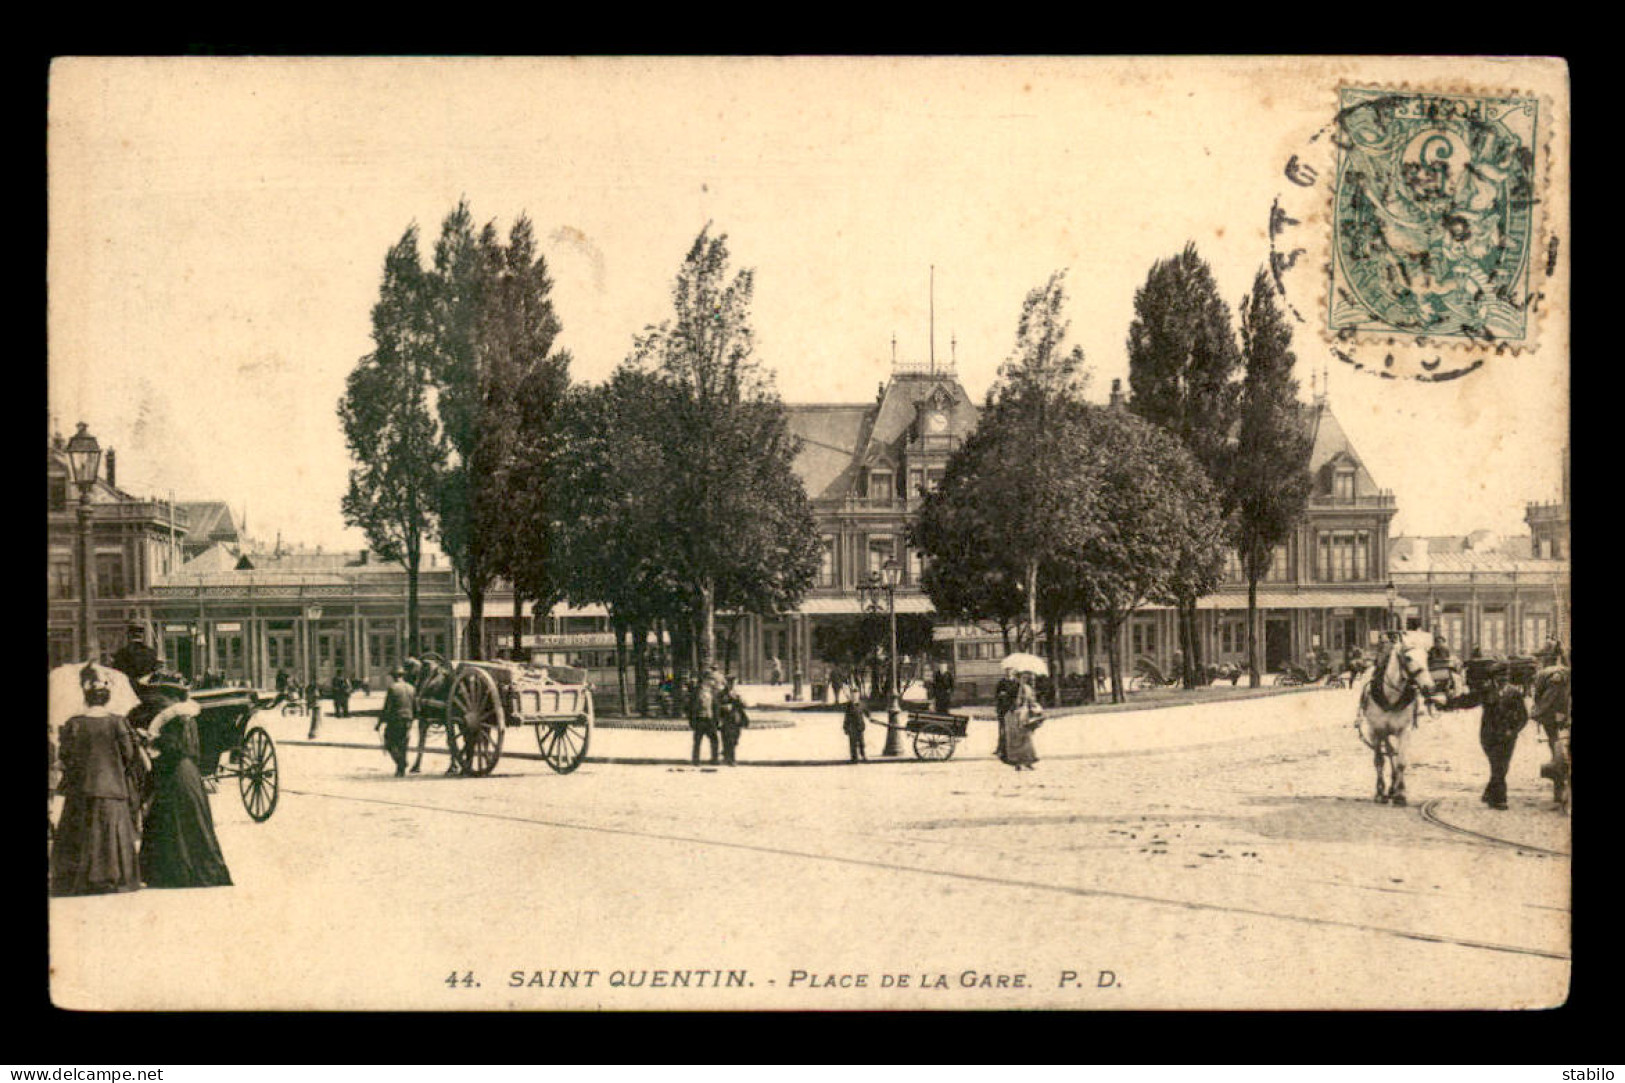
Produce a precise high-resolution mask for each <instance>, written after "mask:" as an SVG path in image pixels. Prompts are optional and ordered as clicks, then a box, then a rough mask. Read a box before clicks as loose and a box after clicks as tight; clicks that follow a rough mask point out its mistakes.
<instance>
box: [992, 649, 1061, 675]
mask: <svg viewBox="0 0 1625 1083" xmlns="http://www.w3.org/2000/svg"><path fill="white" fill-rule="evenodd" d="M999 666H1000V668H1001V669H1011V670H1014V671H1015V672H1017V673H1034V674H1037V675H1038V676H1040V677H1048V676H1049V663H1048V662H1046V661H1044V660H1043V659H1042V658H1040V657H1038V655H1036V654H1027V653H1025V652H1018V653H1016V654H1012V655H1010V656H1009V657H1007V658H1005V660H1004V661H1003V662H1000V663H999Z"/></svg>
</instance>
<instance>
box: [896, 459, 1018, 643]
mask: <svg viewBox="0 0 1625 1083" xmlns="http://www.w3.org/2000/svg"><path fill="white" fill-rule="evenodd" d="M988 441H989V438H988V436H987V435H986V434H985V433H983V434H978V433H972V434H971V436H970V437H969V438H968V439H967V441H966V443H965V444H964V445H962V447H961V448H960V450H959V451H958V452H957V453H956V454H955V455H954V456H953V457H952V458H950V459H949V460H948V465H947V469H946V470H945V471H944V473H943V478H942V482H941V484H939V485H938V486H937V487H936V488H935V489H933V490H931V491H930V492H929V493H928V494H926V497H925V499H924V501H923V502H922V503H921V505H920V511H919V514H918V515H917V516H916V517H915V519H914V522H913V523H912V524H911V525H910V527H909V537H908V544H909V546H910V547H911V548H913V549H915V550H917V551H919V552H920V553H923V554H924V555H925V558H926V559H925V561H924V568H923V570H922V571H921V573H920V588H921V589H922V590H923V591H924V592H925V595H926V597H928V598H930V599H931V605H932V607H933V608H934V609H936V611H937V613H938V614H939V615H940V616H942V617H943V618H946V619H948V620H952V621H954V622H956V623H961V624H973V623H976V622H978V621H983V620H990V621H993V622H995V623H996V624H998V626H999V633H1000V636H1001V638H1002V639H1003V641H1004V650H1005V653H1006V654H1008V653H1010V649H1011V644H1010V634H1011V630H1012V629H1014V628H1015V627H1016V626H1017V625H1018V624H1019V623H1020V621H1021V619H1022V617H1023V615H1024V614H1025V612H1026V606H1027V602H1026V598H1025V597H1024V596H1023V594H1022V591H1021V588H1020V585H1019V582H1020V576H1019V573H1018V572H1017V571H1015V570H1014V569H1012V568H1011V567H1010V566H1008V565H1007V564H1005V563H1003V562H1002V561H1003V554H1002V552H1000V551H998V550H997V549H996V548H995V546H994V544H993V543H994V540H995V539H997V537H998V535H999V532H1000V529H1001V526H1002V524H1000V523H999V522H997V521H995V520H994V519H993V518H992V516H990V515H989V514H988V509H987V508H985V507H984V506H983V505H982V504H981V503H979V500H978V496H977V491H978V489H979V488H980V487H981V486H980V482H981V480H982V479H981V475H980V471H981V469H982V467H983V464H984V462H985V461H986V460H987V458H988V457H989V456H988V455H987V454H986V453H985V452H984V451H983V445H984V444H986V443H987V442H988Z"/></svg>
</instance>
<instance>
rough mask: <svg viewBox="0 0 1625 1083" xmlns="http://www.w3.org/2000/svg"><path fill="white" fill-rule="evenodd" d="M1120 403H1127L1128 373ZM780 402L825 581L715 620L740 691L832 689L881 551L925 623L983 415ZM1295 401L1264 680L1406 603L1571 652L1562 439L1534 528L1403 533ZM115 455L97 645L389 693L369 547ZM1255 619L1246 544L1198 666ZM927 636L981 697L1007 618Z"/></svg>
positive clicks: (1207, 627)
mask: <svg viewBox="0 0 1625 1083" xmlns="http://www.w3.org/2000/svg"><path fill="white" fill-rule="evenodd" d="M1112 402H1113V404H1114V405H1116V406H1118V407H1123V406H1125V405H1126V404H1125V403H1124V401H1123V396H1122V393H1121V390H1120V389H1119V388H1118V387H1117V386H1115V385H1114V387H1113V389H1112ZM788 409H789V414H790V428H791V431H792V432H793V433H794V434H795V435H796V436H798V437H800V439H801V441H802V448H801V452H800V455H799V456H798V458H797V459H796V462H795V469H796V471H797V472H798V473H799V474H800V476H801V479H802V481H803V483H804V484H805V486H806V489H807V493H808V495H809V497H810V498H811V501H812V504H813V508H814V512H815V515H816V518H817V522H818V530H819V540H820V544H821V550H822V559H821V561H820V565H819V569H818V573H817V577H816V580H815V582H814V584H813V586H812V588H811V589H810V590H809V591H808V592H807V594H806V596H805V597H804V598H803V599H802V601H801V604H800V605H799V606H797V608H796V609H795V610H794V611H793V612H790V613H786V614H782V615H778V616H767V617H764V616H759V615H751V614H737V615H730V614H723V615H722V619H721V620H719V622H718V629H719V633H720V634H722V635H724V636H726V637H727V639H728V642H727V643H726V644H725V645H724V646H723V649H722V651H721V653H722V656H723V657H725V658H726V659H727V660H728V663H729V665H730V669H731V671H732V672H734V673H736V674H737V675H738V676H739V677H740V679H741V680H742V681H745V682H747V683H766V682H770V681H773V680H774V679H775V678H777V679H778V680H780V681H782V682H784V683H786V684H789V683H790V682H792V680H793V679H794V678H795V677H797V676H799V677H800V678H801V679H802V681H803V686H804V689H805V688H810V687H812V686H813V685H816V684H818V683H822V682H824V681H826V680H827V678H828V676H829V672H830V669H831V667H830V665H829V664H828V663H826V662H825V661H824V660H822V659H820V658H819V657H818V656H817V652H816V649H815V633H816V630H817V628H818V626H819V625H820V624H822V623H827V622H833V621H837V620H851V619H853V618H856V617H860V616H864V615H865V614H866V609H865V606H864V600H863V598H862V596H861V594H860V592H859V589H858V588H859V584H860V583H862V582H863V581H865V580H866V579H867V578H868V577H869V576H870V574H871V573H873V572H877V571H879V570H880V569H881V568H882V567H883V566H884V565H885V564H886V562H887V561H895V562H896V565H897V567H898V571H899V580H900V581H899V584H898V588H897V590H896V594H895V604H896V610H897V612H898V613H899V614H900V615H909V614H927V615H929V614H932V613H933V609H932V606H931V603H930V599H929V598H927V597H926V596H925V594H924V593H923V592H922V591H921V589H920V586H919V581H920V572H921V562H920V557H919V555H918V554H917V553H915V552H914V551H913V550H911V549H910V548H909V547H908V545H907V535H908V528H909V525H910V524H911V523H912V521H913V518H914V516H915V515H916V514H917V513H918V510H919V507H920V501H921V499H922V498H923V496H924V495H925V494H926V493H927V492H929V491H930V490H931V489H932V488H933V487H934V486H935V485H937V484H938V483H939V482H940V480H941V478H942V476H943V472H944V470H945V469H946V466H947V462H948V459H949V457H950V456H951V455H952V454H953V452H954V451H955V450H956V449H957V448H958V447H959V446H960V445H961V444H962V442H963V441H964V439H965V438H966V437H967V436H968V435H969V434H970V433H971V431H972V430H973V429H974V428H975V426H976V423H977V420H978V417H979V414H980V410H979V408H978V406H977V404H976V403H975V402H973V401H972V400H971V398H970V397H969V395H968V394H967V393H966V391H965V389H964V387H963V386H962V385H961V384H960V383H959V380H958V378H957V376H956V374H955V372H954V366H953V364H952V363H951V362H950V363H948V364H946V365H941V364H932V363H929V362H928V363H924V364H921V363H908V362H895V363H894V366H893V370H892V372H891V375H890V378H889V379H888V380H887V381H886V383H885V384H884V385H883V387H882V388H881V390H880V393H879V394H878V395H877V396H876V398H875V399H874V400H872V401H870V402H865V403H808V404H792V405H790V406H789V408H788ZM1304 410H1305V413H1306V421H1307V423H1308V424H1309V425H1310V426H1311V429H1312V432H1313V438H1314V440H1313V451H1312V453H1311V459H1310V469H1311V471H1312V473H1313V477H1314V489H1313V493H1312V495H1311V497H1310V501H1309V507H1308V510H1307V512H1306V514H1305V516H1304V518H1303V521H1302V523H1301V524H1300V525H1299V527H1298V529H1297V530H1296V531H1295V532H1294V534H1293V536H1292V538H1291V539H1290V541H1289V542H1288V543H1287V544H1285V545H1283V546H1281V547H1279V548H1278V549H1277V551H1276V554H1275V558H1274V560H1273V561H1272V563H1271V567H1270V570H1269V573H1268V574H1267V575H1266V577H1265V579H1264V581H1262V582H1260V584H1259V594H1258V602H1259V609H1258V625H1257V628H1256V635H1257V639H1258V643H1259V645H1260V653H1261V660H1262V662H1263V665H1264V668H1265V669H1266V670H1267V671H1273V670H1278V669H1280V668H1281V667H1282V666H1284V665H1286V664H1288V663H1299V662H1301V661H1302V660H1303V659H1304V658H1306V657H1307V656H1308V655H1309V653H1310V652H1311V651H1313V650H1315V649H1317V648H1321V647H1324V648H1325V649H1326V650H1328V651H1330V652H1331V653H1332V654H1333V655H1334V656H1340V655H1341V654H1342V653H1343V652H1344V651H1345V650H1347V649H1349V648H1352V647H1355V646H1361V647H1364V646H1367V645H1369V644H1370V643H1371V641H1372V637H1373V636H1374V635H1375V634H1376V633H1377V632H1378V631H1379V630H1380V629H1382V628H1383V627H1386V626H1387V625H1388V623H1389V621H1390V620H1396V621H1397V620H1400V619H1404V618H1405V617H1409V618H1411V619H1412V620H1413V621H1415V622H1416V623H1418V624H1420V625H1421V626H1423V627H1428V628H1437V629H1440V630H1442V631H1443V632H1444V634H1445V635H1446V637H1447V639H1449V640H1450V642H1451V644H1452V646H1453V647H1455V648H1456V649H1457V650H1458V651H1459V652H1460V653H1461V654H1463V655H1466V654H1468V653H1470V652H1471V650H1472V649H1473V648H1474V647H1480V648H1482V649H1483V650H1485V651H1486V652H1488V653H1496V654H1515V653H1527V652H1530V651H1533V650H1535V649H1538V648H1539V646H1540V645H1541V644H1542V643H1543V642H1544V640H1545V638H1546V636H1547V635H1557V636H1559V637H1560V638H1561V639H1562V640H1563V641H1564V642H1565V643H1567V641H1568V637H1567V628H1568V619H1569V612H1570V602H1569V561H1568V555H1569V549H1568V546H1569V536H1568V530H1569V527H1568V481H1567V476H1568V475H1567V469H1566V464H1567V459H1566V452H1565V470H1564V489H1563V494H1562V499H1561V500H1560V501H1554V502H1552V503H1549V504H1532V505H1530V506H1529V509H1528V513H1527V521H1528V522H1529V525H1530V535H1529V536H1528V537H1519V538H1514V539H1490V538H1489V537H1488V536H1486V535H1482V534H1473V535H1468V536H1465V537H1462V538H1399V537H1396V538H1390V536H1389V525H1390V523H1391V522H1392V520H1393V517H1394V515H1395V513H1396V511H1397V510H1398V509H1397V506H1396V503H1395V499H1394V495H1393V493H1392V492H1390V491H1388V490H1386V489H1383V488H1381V487H1380V486H1379V485H1378V483H1377V480H1376V479H1375V478H1374V477H1372V475H1371V473H1370V471H1369V470H1368V469H1367V467H1366V465H1365V463H1364V462H1363V461H1362V460H1361V458H1360V455H1359V452H1358V451H1357V450H1356V449H1355V448H1354V446H1353V445H1352V443H1351V442H1350V441H1349V439H1348V436H1347V434H1346V433H1345V432H1344V430H1343V428H1342V426H1341V425H1340V424H1339V423H1338V421H1337V418H1336V416H1335V414H1334V413H1333V411H1332V408H1331V405H1330V403H1329V402H1328V401H1327V400H1326V398H1325V396H1324V395H1320V396H1316V397H1315V398H1314V400H1313V401H1312V402H1311V403H1310V404H1308V405H1306V406H1305V407H1304ZM107 460H108V462H107V470H106V475H107V476H106V478H105V480H103V481H101V482H99V483H98V485H97V487H96V489H95V490H94V492H93V494H92V504H93V513H94V518H93V523H94V527H93V537H94V543H93V549H94V556H93V559H94V560H95V566H94V570H93V591H94V593H95V598H94V606H95V623H96V629H97V633H96V634H97V639H98V645H99V647H100V650H101V651H102V652H104V653H111V652H112V651H113V650H115V649H116V648H117V647H118V646H119V645H120V644H121V643H122V642H123V641H124V630H125V627H126V625H127V623H128V622H129V621H132V620H139V621H144V622H147V623H148V625H149V627H150V628H151V629H152V632H153V635H154V639H155V642H156V643H157V644H158V645H159V646H160V648H161V650H162V653H163V655H164V657H165V658H166V659H168V660H169V662H170V664H171V665H176V666H178V667H179V668H180V669H181V670H182V671H183V672H185V673H188V674H191V675H200V674H203V673H209V674H214V675H216V676H218V677H220V678H223V679H225V680H226V681H228V682H248V683H251V684H254V685H256V686H262V687H263V686H268V685H269V684H271V683H272V681H273V680H274V678H275V675H276V673H277V672H278V671H286V672H288V673H290V674H291V675H295V676H298V677H300V678H301V679H305V678H307V677H308V676H309V675H315V676H317V677H318V678H320V679H322V680H328V679H330V678H331V677H332V676H334V675H335V674H337V673H341V672H342V673H345V674H347V675H349V676H351V677H360V678H362V679H364V680H366V681H368V682H369V683H370V684H372V685H373V686H374V687H381V686H382V683H383V680H384V678H385V676H386V675H387V673H388V671H389V669H390V668H391V667H392V666H394V665H395V664H396V663H397V662H398V661H399V660H400V659H401V658H402V657H403V656H404V652H405V650H406V644H407V642H408V635H407V627H406V619H407V618H406V611H407V584H406V578H407V577H406V573H405V571H404V569H402V568H401V567H400V566H399V565H397V564H394V563H390V562H385V561H382V560H380V559H379V558H378V557H377V556H376V555H374V554H371V553H368V552H365V551H359V550H352V551H345V552H327V553H323V552H321V551H319V550H318V551H314V552H312V551H305V550H296V549H289V548H285V547H283V546H282V545H281V543H280V540H279V542H278V544H277V545H276V546H274V547H266V546H260V545H256V544H255V543H253V542H251V541H249V540H248V539H246V538H244V537H243V536H242V535H241V532H240V529H239V527H240V524H238V523H236V522H235V521H234V519H233V517H232V515H231V511H230V508H229V507H228V506H227V505H225V504H223V503H220V502H216V501H194V502H172V501H160V500H154V499H148V498H142V497H138V496H135V495H132V494H130V493H127V492H125V491H123V490H121V489H119V488H118V487H117V484H116V471H115V469H114V467H115V465H116V464H115V461H114V456H113V454H112V453H111V452H109V453H108V455H107ZM47 475H48V481H49V490H50V511H49V513H48V519H47V522H48V535H49V545H48V547H49V556H48V573H47V574H48V582H47V593H48V628H47V644H48V654H49V659H50V661H51V663H52V664H53V665H54V664H60V663H61V662H65V661H70V660H73V659H76V658H79V657H82V656H83V654H82V650H83V647H82V645H81V644H80V643H79V642H78V631H77V628H78V620H79V616H78V614H79V606H78V600H77V583H78V579H77V559H78V558H77V552H78V550H77V547H76V543H75V533H74V532H75V523H76V520H75V514H76V513H75V508H74V504H75V501H76V497H75V498H70V495H69V490H70V489H71V485H70V483H69V481H68V471H67V465H66V460H65V457H64V454H63V448H62V441H61V440H60V438H56V439H54V440H53V441H52V443H51V449H50V455H49V457H48V465H47ZM484 613H485V620H484V625H485V627H484V642H485V647H486V654H487V657H491V656H494V655H495V654H496V653H497V652H498V651H501V650H503V649H505V648H507V647H508V646H509V644H510V643H511V636H512V632H513V629H514V619H513V607H512V600H511V596H510V595H509V594H508V593H507V592H506V591H505V590H504V589H503V588H502V586H501V584H498V586H497V587H496V589H494V590H493V591H491V592H490V593H489V594H488V595H487V597H486V602H485V610H484ZM521 614H522V619H521V630H522V635H523V642H524V643H525V645H526V646H528V647H531V648H532V649H536V650H542V651H546V652H547V653H549V654H550V655H551V656H552V660H553V661H556V662H560V663H567V664H571V665H578V666H582V667H584V668H587V669H589V670H590V671H592V673H593V679H594V680H595V681H597V682H599V683H600V684H607V683H611V682H613V681H614V679H615V637H614V635H613V633H611V632H610V631H609V629H608V619H607V613H606V612H605V611H604V609H603V608H602V607H598V606H590V607H584V608H579V609H577V608H570V607H566V606H559V607H556V608H555V609H554V610H552V611H551V612H549V613H545V614H541V615H540V616H537V615H536V614H533V613H532V611H531V608H530V606H529V605H528V603H527V604H526V605H525V606H523V607H522V610H521ZM1246 617H1247V591H1246V583H1245V581H1244V580H1243V579H1242V576H1241V569H1240V566H1239V562H1237V561H1236V560H1235V559H1234V558H1232V559H1231V561H1230V564H1229V575H1228V577H1227V580H1226V582H1225V583H1224V584H1223V586H1221V588H1220V589H1219V590H1218V591H1216V592H1215V593H1214V594H1212V595H1210V596H1208V597H1206V598H1203V599H1202V600H1201V601H1200V602H1199V604H1198V635H1199V636H1200V637H1201V643H1202V656H1203V660H1204V661H1206V662H1208V663H1226V662H1228V663H1236V664H1244V663H1245V660H1246V649H1247V636H1246ZM419 619H420V636H421V640H420V641H421V644H422V649H425V650H436V651H439V652H441V653H443V654H447V655H448V656H449V655H451V654H453V653H455V652H456V651H457V650H458V644H460V643H462V642H465V639H464V636H465V634H466V632H467V626H468V622H469V620H470V610H469V604H468V600H467V598H466V595H464V594H463V593H462V591H461V589H460V584H459V583H458V582H457V578H456V575H455V573H454V572H453V570H452V569H451V567H450V566H449V563H448V562H447V561H446V560H445V559H444V557H442V556H439V555H438V554H436V555H430V556H427V557H426V558H425V564H424V567H423V568H422V569H421V572H420V577H419ZM870 619H876V618H874V617H872V616H871V617H870ZM879 619H883V618H879ZM1089 631H1093V633H1094V634H1095V635H1096V636H1097V637H1099V638H1097V644H1099V646H1098V647H1097V653H1096V662H1097V664H1099V665H1104V664H1105V661H1106V660H1105V658H1104V649H1105V648H1104V642H1105V640H1104V636H1103V634H1102V633H1101V629H1100V628H1098V627H1096V628H1094V629H1092V630H1086V629H1085V628H1084V627H1083V625H1082V624H1081V622H1069V623H1068V624H1067V625H1066V626H1065V627H1064V629H1063V635H1064V636H1065V642H1064V643H1063V649H1062V653H1063V655H1064V657H1065V666H1066V669H1067V671H1068V672H1069V673H1077V672H1081V671H1082V669H1083V667H1084V664H1085V662H1084V659H1085V658H1086V656H1087V655H1086V650H1085V644H1086V640H1085V636H1086V635H1087V634H1088V633H1089ZM933 634H934V637H935V646H934V650H933V657H931V658H930V659H911V660H910V662H911V667H912V668H913V669H914V670H915V671H920V670H923V669H924V667H925V665H926V664H929V665H931V666H935V665H941V664H946V665H949V666H950V667H951V668H952V669H953V671H954V673H955V675H956V678H957V680H958V682H959V684H960V686H961V689H962V692H963V693H964V694H967V695H986V694H987V693H988V692H989V691H990V690H991V687H992V685H993V683H994V682H995V681H996V680H997V678H998V662H999V659H1000V658H1002V657H1003V654H1004V644H1003V640H1002V637H1001V636H1000V635H999V632H998V629H997V628H996V626H993V625H991V624H981V625H960V624H955V623H951V622H940V623H938V624H937V625H936V627H935V629H934V633H933ZM1119 646H1120V650H1121V662H1122V665H1123V672H1124V673H1125V674H1132V673H1134V672H1135V669H1136V666H1137V664H1138V663H1140V662H1141V661H1145V662H1149V663H1151V664H1153V665H1155V666H1156V667H1157V668H1158V669H1159V670H1161V671H1163V672H1164V673H1167V672H1171V671H1172V670H1173V668H1174V666H1173V662H1174V654H1175V652H1176V651H1177V650H1178V646H1179V639H1178V633H1177V624H1176V615H1175V613H1174V612H1173V610H1171V609H1169V608H1167V607H1161V606H1148V607H1146V608H1144V609H1143V610H1141V611H1140V612H1138V613H1136V614H1135V615H1134V616H1133V617H1132V618H1131V619H1130V622H1129V625H1128V626H1127V627H1126V628H1125V629H1124V630H1123V634H1122V635H1121V637H1120V641H1119ZM788 690H789V689H787V691H788Z"/></svg>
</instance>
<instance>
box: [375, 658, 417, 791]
mask: <svg viewBox="0 0 1625 1083" xmlns="http://www.w3.org/2000/svg"><path fill="white" fill-rule="evenodd" d="M416 714H417V711H416V695H415V693H414V692H413V691H412V686H411V685H410V684H407V683H406V670H404V669H402V668H401V667H400V666H396V667H395V668H394V669H392V670H390V671H389V690H388V691H387V692H385V693H384V709H383V710H382V711H380V712H379V715H378V724H377V725H376V726H374V727H373V729H375V730H378V729H381V730H383V731H384V748H385V749H387V750H388V751H389V755H390V758H391V759H393V760H394V761H395V777H396V778H401V777H402V776H404V775H405V774H406V748H407V745H408V744H410V743H411V734H412V719H413V717H414V716H415V715H416Z"/></svg>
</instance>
